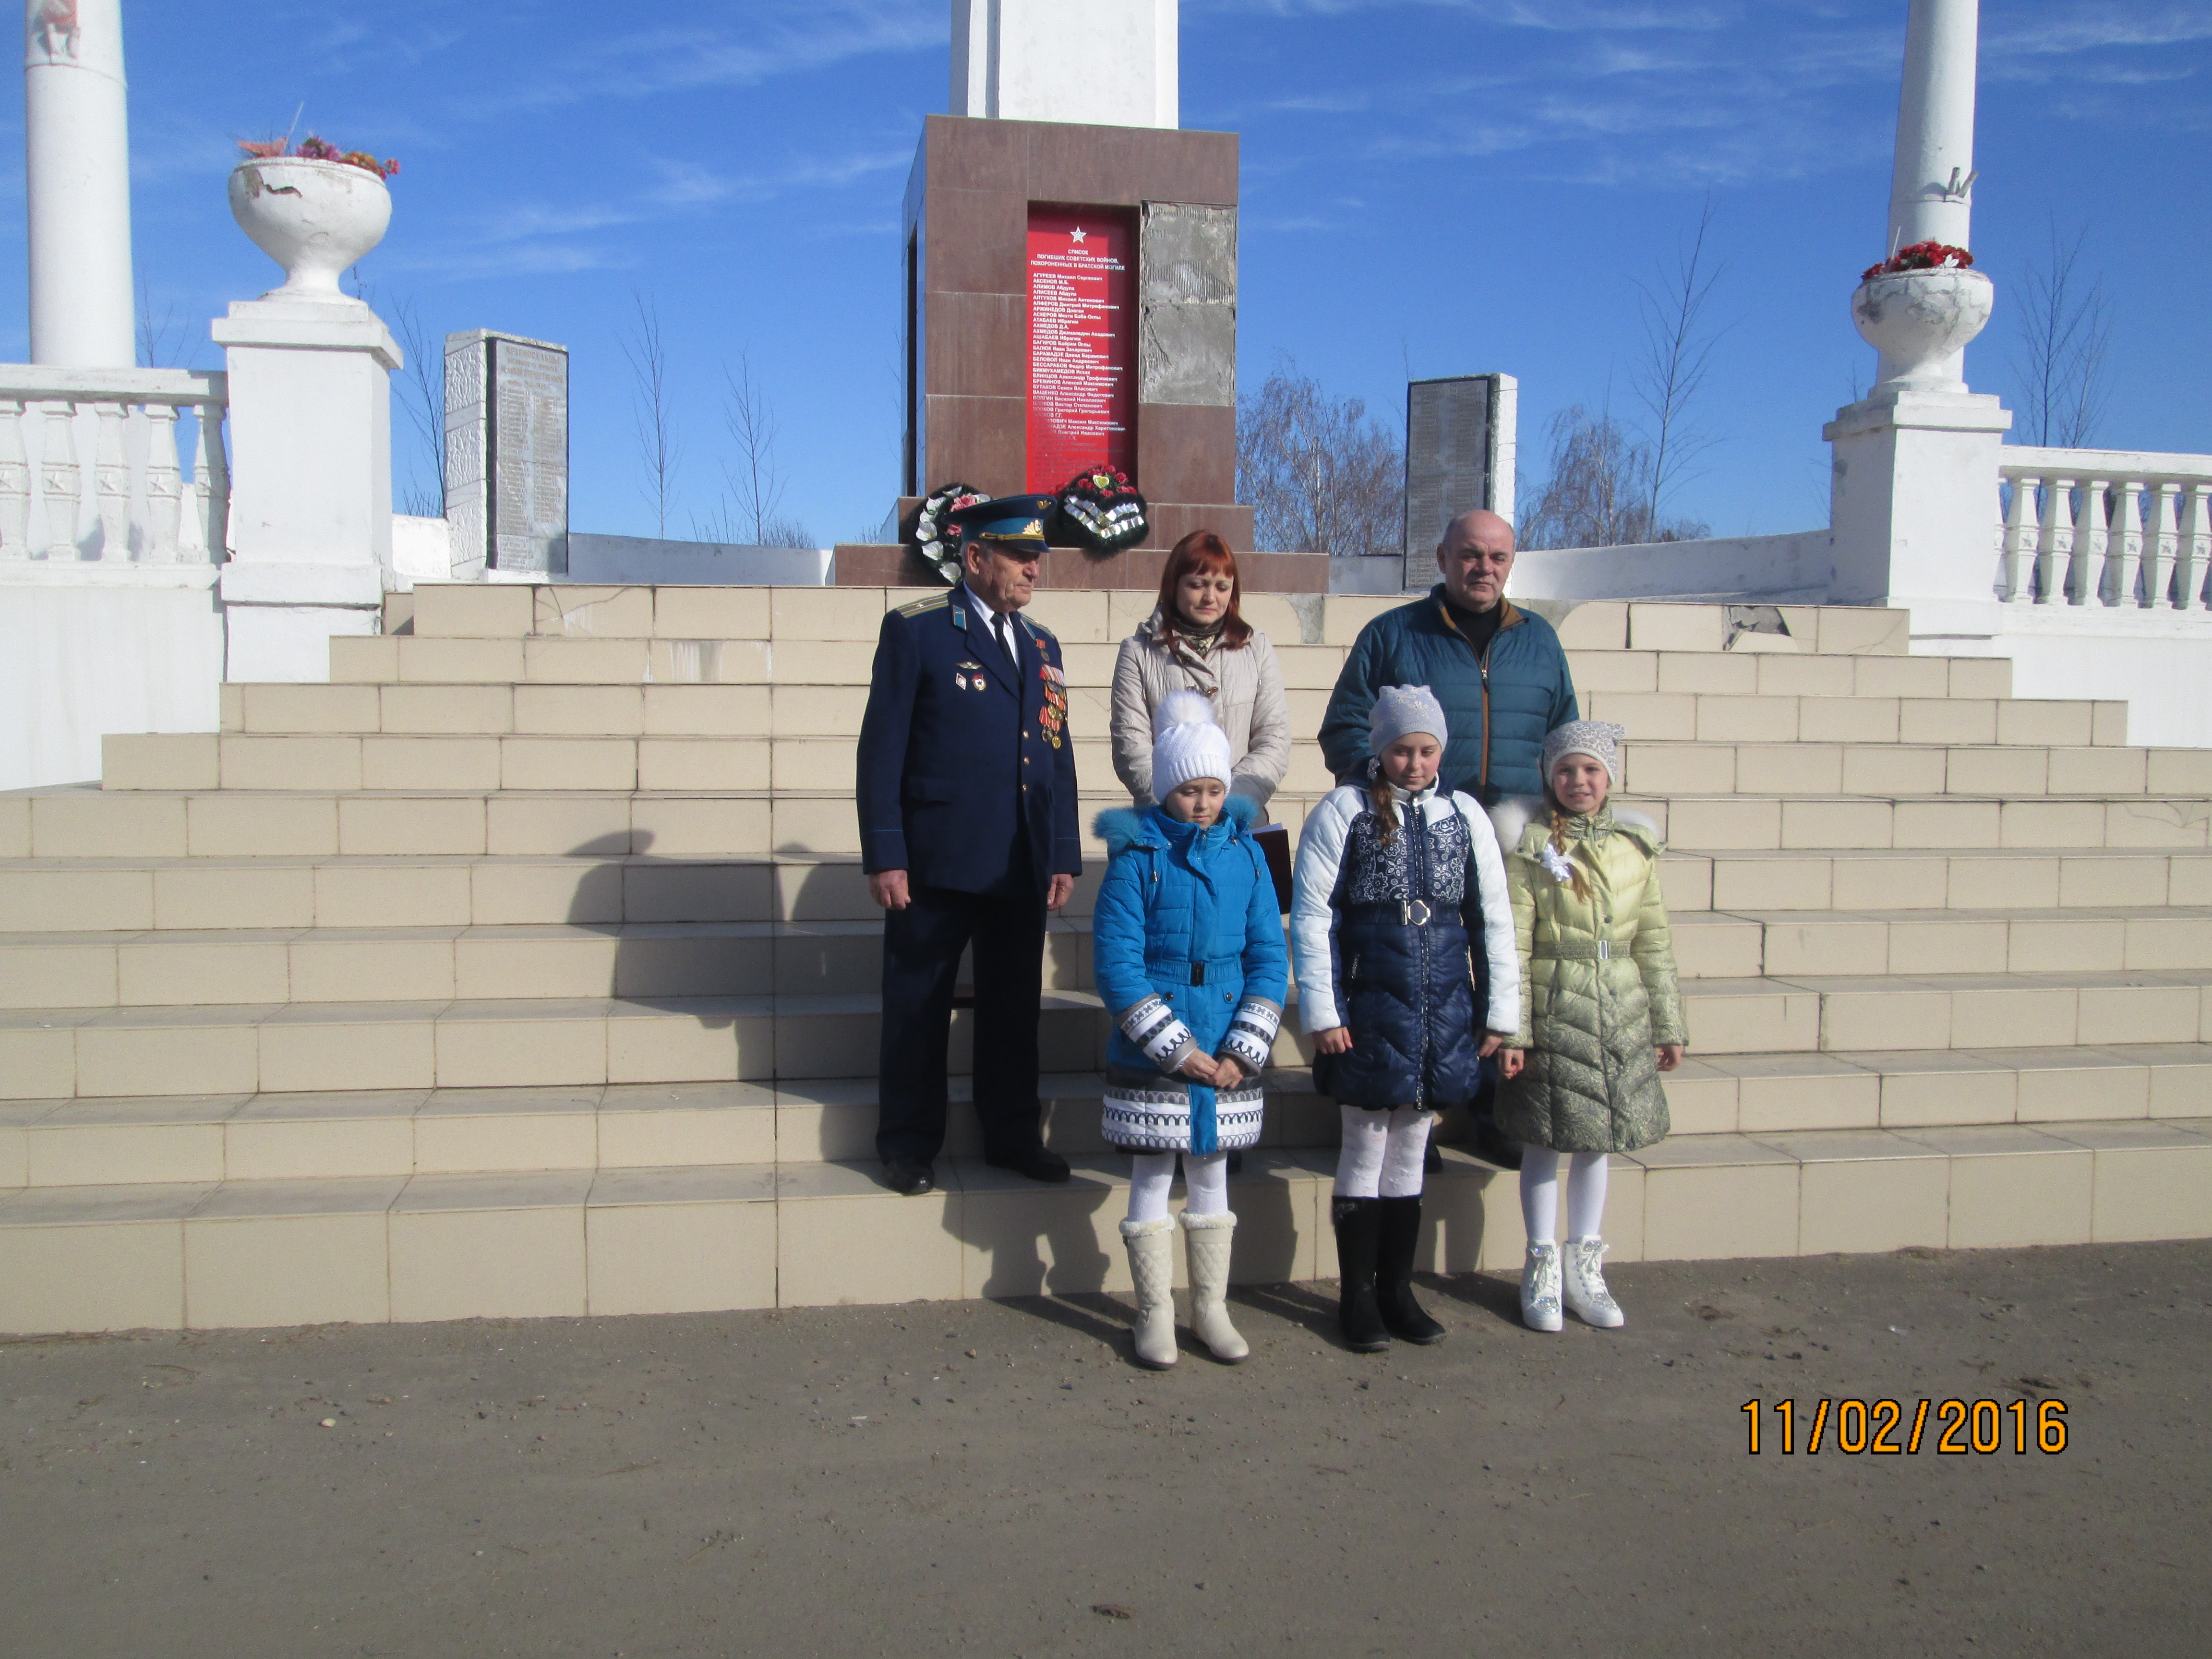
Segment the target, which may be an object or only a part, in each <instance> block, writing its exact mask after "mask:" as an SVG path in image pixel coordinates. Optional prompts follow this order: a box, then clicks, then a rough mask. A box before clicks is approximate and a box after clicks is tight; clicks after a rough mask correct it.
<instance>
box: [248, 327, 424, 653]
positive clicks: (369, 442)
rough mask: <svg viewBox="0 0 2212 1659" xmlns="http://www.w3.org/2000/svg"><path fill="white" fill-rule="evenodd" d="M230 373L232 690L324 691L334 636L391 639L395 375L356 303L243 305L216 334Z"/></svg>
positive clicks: (384, 337)
mask: <svg viewBox="0 0 2212 1659" xmlns="http://www.w3.org/2000/svg"><path fill="white" fill-rule="evenodd" d="M213 333H214V337H215V340H216V343H217V344H218V345H220V346H222V348H223V349H224V352H225V355H226V356H227V357H228V367H229V371H230V445H231V485H230V562H229V563H228V564H226V565H225V566H223V568H222V601H223V605H224V614H225V623H226V628H227V631H228V667H227V671H226V675H225V678H229V679H232V680H320V679H325V678H328V677H329V672H330V653H329V650H328V645H327V642H328V641H329V640H330V638H331V635H336V634H374V633H375V632H377V631H378V630H379V629H380V627H381V626H382V618H381V610H382V606H383V603H384V595H385V594H386V592H389V591H391V589H392V587H393V586H395V583H394V580H393V577H392V380H391V376H392V370H394V369H396V368H398V367H399V362H400V357H399V348H398V346H397V345H396V344H394V343H393V342H392V335H391V333H390V331H388V330H386V327H385V326H384V325H383V323H382V322H380V320H379V319H378V318H377V315H376V313H374V312H373V311H371V310H370V309H369V308H368V307H367V306H365V305H363V304H362V303H361V301H358V300H341V301H302V300H247V301H240V302H239V303H237V304H234V305H233V306H232V307H230V315H229V316H228V317H227V318H224V319H219V320H218V321H217V322H216V324H215V325H214V329H213Z"/></svg>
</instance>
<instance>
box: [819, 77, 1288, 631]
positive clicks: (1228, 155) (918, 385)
mask: <svg viewBox="0 0 2212 1659" xmlns="http://www.w3.org/2000/svg"><path fill="white" fill-rule="evenodd" d="M904 217H905V260H904V281H905V295H904V302H905V342H906V359H905V364H904V372H905V387H906V398H905V403H906V419H905V432H904V442H903V448H902V483H901V495H902V499H901V501H900V504H899V506H900V519H901V520H902V523H904V522H906V521H907V520H908V517H909V515H910V514H911V513H912V512H913V510H914V508H915V505H916V504H917V503H918V501H919V500H920V498H921V496H923V495H926V494H927V492H928V491H929V490H931V489H934V488H936V487H937V486H939V484H944V483H951V482H953V481H955V480H957V481H959V482H961V483H969V484H972V485H974V486H975V487H976V488H977V489H981V490H983V491H984V492H986V493H987V494H989V495H1018V494H1021V493H1024V492H1025V491H1036V492H1040V493H1041V492H1043V491H1046V490H1051V489H1057V488H1058V487H1059V486H1060V485H1061V484H1063V483H1066V481H1067V479H1068V478H1069V477H1071V476H1073V473H1074V472H1075V471H1077V469H1078V467H1079V466H1080V465H1089V464H1092V463H1095V462H1107V463H1109V464H1112V465H1119V466H1120V467H1121V469H1122V470H1123V471H1126V472H1127V473H1128V474H1129V476H1130V477H1131V478H1132V479H1133V482H1134V483H1135V484H1136V486H1137V488H1138V489H1139V490H1140V491H1141V492H1143V495H1144V497H1145V501H1146V507H1147V508H1148V513H1147V517H1148V518H1149V520H1150V522H1151V526H1152V528H1151V533H1150V534H1149V535H1148V536H1147V537H1146V539H1145V541H1144V542H1143V544H1141V546H1140V547H1139V549H1136V550H1131V551H1129V552H1127V553H1124V554H1121V555H1119V556H1111V557H1108V558H1103V559H1100V558H1087V557H1085V556H1084V555H1082V554H1080V553H1078V552H1075V551H1074V550H1069V551H1067V552H1066V553H1061V552H1059V551H1057V550H1055V551H1054V553H1052V554H1050V555H1048V556H1047V559H1046V562H1045V564H1046V568H1045V570H1044V572H1043V580H1044V581H1045V582H1046V583H1047V585H1048V586H1114V587H1123V586H1151V585H1152V584H1153V583H1155V582H1157V581H1158V580H1159V569H1160V563H1161V561H1162V559H1163V558H1164V550H1166V549H1168V548H1170V547H1171V546H1173V545H1174V544H1175V543H1176V540H1177V539H1178V538H1181V537H1182V536H1183V535H1184V534H1186V533H1187V532H1189V531H1192V530H1197V529H1211V530H1214V531H1217V532H1219V533H1220V535H1221V536H1222V537H1224V538H1225V539H1226V540H1227V541H1228V542H1229V544H1230V545H1231V547H1233V548H1235V549H1236V550H1237V552H1238V554H1239V556H1240V557H1242V556H1243V555H1244V554H1245V552H1246V550H1249V548H1250V547H1251V544H1252V509H1251V508H1250V507H1239V506H1237V505H1236V504H1235V501H1236V487H1237V135H1236V134H1234V133H1226V132H1186V131H1177V130H1175V129H1172V128H1169V129H1160V128H1153V127H1123V126H1085V125H1074V124H1073V123H1068V122H1060V121H1021V120H1004V119H976V118H969V117H963V116H943V115H933V116H930V117H928V118H927V119H926V121H925V122H924V125H923V128H922V135H921V147H920V149H919V151H918V152H917V154H916V155H915V164H914V171H913V173H912V175H911V177H910V178H909V179H908V184H907V193H906V210H905V216H904ZM1086 448H1095V449H1096V450H1097V453H1096V454H1086V453H1080V452H1082V451H1084V450H1085V449H1086ZM1257 557H1258V559H1259V560H1260V562H1261V563H1262V564H1264V565H1267V566H1268V567H1271V568H1267V569H1264V570H1263V569H1261V568H1256V567H1255V568H1252V569H1250V570H1249V572H1248V574H1247V578H1246V580H1247V581H1248V583H1249V585H1250V586H1253V587H1255V588H1261V587H1265V588H1269V589H1272V590H1273V591H1276V592H1285V591H1293V592H1294V591H1299V590H1302V589H1308V588H1310V589H1316V590H1320V589H1325V588H1326V587H1327V586H1328V574H1327V561H1326V560H1323V559H1317V558H1316V557H1315V556H1312V555H1260V556H1257ZM1278 563H1279V564H1280V565H1281V567H1282V568H1280V569H1279V570H1277V569H1273V568H1272V567H1273V566H1274V565H1276V564H1278ZM836 579H837V580H838V581H839V582H841V583H852V582H897V581H914V580H928V578H927V575H926V574H922V567H921V563H920V561H919V560H916V559H915V558H913V557H912V556H910V555H906V554H903V553H902V551H899V550H893V549H890V548H880V549H877V548H859V547H845V548H840V549H839V550H838V555H837V577H836Z"/></svg>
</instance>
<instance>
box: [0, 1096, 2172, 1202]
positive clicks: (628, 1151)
mask: <svg viewBox="0 0 2212 1659" xmlns="http://www.w3.org/2000/svg"><path fill="white" fill-rule="evenodd" d="M1040 1083H1041V1086H1040V1092H1041V1095H1042V1101H1043V1105H1044V1133H1045V1139H1046V1140H1047V1141H1048V1143H1049V1144H1050V1145H1051V1146H1054V1147H1055V1148H1056V1149H1057V1150H1059V1151H1060V1152H1063V1153H1066V1155H1068V1156H1070V1157H1076V1156H1084V1157H1089V1156H1092V1155H1103V1154H1104V1153H1105V1152H1106V1151H1107V1150H1108V1149H1107V1146H1106V1142H1105V1140H1104V1139H1103V1137H1102V1136H1101V1134H1100V1132H1099V1096H1100V1093H1101V1091H1102V1088H1103V1085H1102V1083H1101V1081H1100V1079H1099V1076H1098V1074H1097V1073H1096V1072H1074V1073H1058V1074H1054V1073H1046V1074H1045V1076H1044V1077H1043V1078H1042V1079H1041V1080H1040ZM876 1097H877V1088H876V1080H875V1079H874V1078H872V1077H866V1078H830V1079H817V1080H816V1081H813V1082H806V1081H802V1080H787V1081H784V1082H782V1083H780V1084H776V1083H758V1084H755V1083H655V1084H615V1085H605V1086H602V1085H596V1084H595V1085H568V1086H562V1087H544V1088H534V1089H532V1088H513V1087H507V1088H488V1089H391V1090H361V1091H350V1092H346V1091H340V1092H335V1093H320V1094H260V1095H252V1094H236V1095H211V1096H210V1095H203V1096H183V1097H119V1098H117V1097H111V1098H106V1099H97V1100H46V1101H20V1102H15V1103H9V1104H5V1105H0V1188H12V1187H17V1186H29V1187H81V1186H103V1185H117V1184H127V1183H131V1182H179V1181H270V1180H308V1179H313V1180H340V1179H353V1178H356V1177H368V1176H378V1177H381V1176H416V1175H483V1174H496V1173H498V1172H500V1171H501V1170H625V1169H641V1168H648V1167H670V1168H673V1167H676V1166H679V1165H694V1164H747V1163H776V1162H781V1163H783V1164H819V1163H825V1162H836V1161H838V1160H865V1159H868V1158H872V1157H873V1156H874V1147H875V1132H876V1119H877V1106H876ZM969 1097H970V1096H969V1081H968V1079H966V1078H964V1077H959V1078H955V1079H952V1083H951V1098H952V1100H953V1102H954V1103H955V1104H954V1106H953V1109H952V1112H951V1121H950V1125H949V1127H948V1131H947V1139H946V1143H945V1153H946V1156H948V1157H952V1158H977V1157H981V1155H982V1140H981V1133H980V1132H979V1131H978V1129H977V1127H976V1121H975V1115H974V1113H973V1112H972V1111H970V1110H969V1109H967V1107H966V1105H965V1103H966V1102H967V1101H968V1100H969ZM2176 1098H2177V1099H2179V1096H2176ZM2136 1115H2138V1116H2140V1115H2142V1113H2141V1112H2140V1111H2138V1112H2137V1113H2136ZM1336 1129H1337V1109H1336V1107H1335V1106H1334V1104H1333V1103H1330V1102H1328V1101H1326V1100H1324V1099H1322V1098H1321V1097H1318V1096H1316V1095H1315V1094H1314V1093H1313V1092H1312V1083H1311V1079H1310V1073H1307V1072H1306V1071H1305V1070H1304V1069H1303V1068H1292V1069H1289V1070H1285V1071H1281V1072H1278V1073H1273V1075H1272V1076H1271V1077H1270V1078H1269V1080H1268V1101H1267V1122H1266V1126H1265V1129H1264V1133H1263V1141H1262V1144H1263V1145H1265V1146H1270V1147H1274V1146H1310V1145H1317V1144H1321V1143H1322V1142H1324V1141H1327V1140H1328V1139H1331V1138H1333V1137H1334V1134H1335V1133H1336Z"/></svg>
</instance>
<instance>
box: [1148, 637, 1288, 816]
mask: <svg viewBox="0 0 2212 1659" xmlns="http://www.w3.org/2000/svg"><path fill="white" fill-rule="evenodd" d="M1162 627H1163V624H1162V623H1161V620H1160V613H1159V612H1158V611H1153V612H1152V617H1150V619H1149V620H1147V621H1146V623H1145V624H1144V626H1143V627H1141V628H1139V629H1138V630H1137V631H1136V632H1135V633H1134V634H1132V635H1130V636H1129V637H1128V638H1127V639H1126V640H1124V641H1121V656H1120V658H1119V659H1116V660H1115V664H1114V770H1115V775H1118V776H1119V777H1120V778H1121V783H1122V786H1123V787H1125V788H1127V790H1128V792H1129V793H1130V794H1131V795H1133V797H1135V799H1136V803H1137V805H1139V806H1149V805H1152V804H1153V802H1152V710H1154V709H1155V708H1158V707H1159V706H1160V704H1161V702H1163V701H1164V700H1165V698H1166V696H1167V695H1168V693H1169V692H1170V691H1195V690H1202V689H1203V688H1201V687H1200V686H1199V685H1197V684H1195V683H1194V681H1193V679H1192V678H1191V675H1190V672H1189V671H1188V670H1187V669H1186V668H1184V666H1183V665H1182V664H1181V663H1179V662H1177V661H1176V659H1175V658H1174V657H1173V656H1171V655H1170V654H1169V652H1168V648H1167V647H1166V646H1165V645H1164V644H1163V643H1162V642H1161V629H1162ZM1206 665H1207V666H1208V667H1209V668H1211V669H1212V671H1213V676H1214V679H1215V681H1216V683H1217V684H1218V685H1219V687H1220V695H1219V696H1216V697H1215V698H1214V700H1213V718H1214V719H1216V720H1219V721H1220V722H1221V729H1222V730H1223V731H1224V732H1227V733H1228V734H1229V758H1230V760H1231V763H1233V764H1234V768H1235V771H1236V774H1237V775H1236V776H1235V777H1233V778H1231V779H1230V780H1229V783H1230V787H1231V788H1232V789H1233V790H1234V791H1235V792H1236V793H1238V794H1240V795H1249V797H1251V799H1254V800H1255V801H1257V802H1258V803H1259V804H1260V805H1262V806H1265V805H1267V799H1268V797H1270V796H1271V795H1273V793H1275V789H1276V786H1278V785H1279V784H1280V783H1281V782H1282V781H1283V774H1284V773H1285V772H1287V771H1289V770H1290V767H1291V707H1290V702H1289V700H1288V699H1287V698H1286V697H1285V696H1284V695H1283V670H1282V666H1281V665H1280V664H1279V663H1277V662H1276V660H1275V647H1273V646H1272V645H1270V644H1268V643H1267V635H1265V634H1262V633H1261V631H1260V630H1259V629H1256V628H1255V629H1253V630H1252V637H1251V638H1250V639H1249V640H1248V641H1245V643H1244V644H1243V647H1241V648H1240V649H1237V650H1235V651H1225V650H1223V649H1222V648H1221V647H1220V645H1219V644H1218V642H1217V643H1216V644H1215V645H1214V647H1213V648H1212V650H1211V651H1209V652H1207V653H1206Z"/></svg>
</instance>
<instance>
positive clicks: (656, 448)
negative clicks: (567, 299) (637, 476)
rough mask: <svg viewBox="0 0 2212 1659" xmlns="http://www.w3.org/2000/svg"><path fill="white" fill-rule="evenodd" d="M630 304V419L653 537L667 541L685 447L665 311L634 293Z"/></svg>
mask: <svg viewBox="0 0 2212 1659" xmlns="http://www.w3.org/2000/svg"><path fill="white" fill-rule="evenodd" d="M630 301H631V303H632V305H634V306H635V307H636V311H637V321H636V324H635V326H634V327H633V328H630V329H626V330H624V331H623V334H622V336H621V341H622V351H623V357H624V358H625V359H626V360H627V361H628V362H629V372H630V414H631V416H632V418H633V420H634V421H635V424H636V428H637V453H638V459H640V460H641V461H642V462H643V463H644V465H645V498H646V500H647V501H651V502H652V503H653V522H654V524H655V526H657V527H656V529H655V530H654V532H653V533H654V534H655V535H657V536H659V537H660V538H662V539H664V540H665V539H666V538H667V535H668V502H669V498H670V496H671V495H672V494H673V493H674V491H675V488H676V471H677V468H678V465H679V464H680V463H681V462H682V459H683V443H682V441H681V440H680V439H678V436H677V435H676V427H675V415H674V411H673V410H671V407H670V405H669V396H668V349H667V348H666V346H665V345H664V344H663V343H662V342H661V337H660V308H659V307H658V306H656V305H654V304H653V302H652V301H649V300H647V298H646V297H645V295H644V293H643V292H642V291H641V290H639V289H631V290H630Z"/></svg>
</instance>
